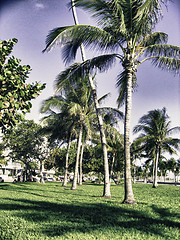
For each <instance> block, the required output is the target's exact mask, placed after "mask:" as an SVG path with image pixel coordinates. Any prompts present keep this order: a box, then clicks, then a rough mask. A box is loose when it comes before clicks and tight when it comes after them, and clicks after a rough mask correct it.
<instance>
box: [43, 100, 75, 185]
mask: <svg viewBox="0 0 180 240" xmlns="http://www.w3.org/2000/svg"><path fill="white" fill-rule="evenodd" d="M69 104H70V100H69V99H68V98H66V97H62V96H55V97H50V98H49V99H47V100H45V101H44V102H43V103H42V107H41V113H43V114H46V116H45V117H44V118H42V122H43V124H44V127H43V132H44V134H46V135H47V136H48V140H49V142H50V143H54V142H57V144H58V145H61V144H63V143H65V144H67V152H66V161H65V173H64V181H63V186H64V187H66V186H67V182H68V178H67V176H68V165H69V164H68V161H69V150H70V144H71V141H72V140H73V139H74V138H75V135H76V131H75V123H76V119H74V118H73V117H72V116H71V115H70V114H69V112H68V106H69Z"/></svg>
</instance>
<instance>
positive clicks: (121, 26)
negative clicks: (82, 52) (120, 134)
mask: <svg viewBox="0 0 180 240" xmlns="http://www.w3.org/2000/svg"><path fill="white" fill-rule="evenodd" d="M167 1H168V0H167ZM163 2H164V1H160V0H121V1H119V0H111V1H110V0H94V1H91V0H74V3H75V6H78V7H82V8H83V9H85V10H88V11H90V12H91V13H92V14H93V17H95V18H97V22H98V24H99V25H100V26H101V28H99V27H95V26H90V25H77V26H74V25H73V26H67V27H59V28H55V29H53V30H52V31H51V32H50V33H49V35H48V36H47V39H46V48H45V50H44V51H49V50H51V49H52V48H53V47H54V46H56V45H58V44H61V45H63V57H64V60H65V61H66V62H67V63H68V62H70V61H72V60H73V59H74V58H75V56H76V53H77V50H78V48H79V47H80V46H81V45H82V44H84V45H85V46H91V45H92V46H93V47H94V49H95V50H102V51H104V52H107V54H104V55H101V56H97V57H94V58H92V59H89V60H86V61H83V62H82V63H76V64H74V65H72V66H71V73H70V75H72V74H73V73H75V72H76V74H87V70H88V72H89V71H92V70H93V69H99V70H100V71H101V72H103V71H105V70H107V69H108V68H110V67H111V66H112V65H113V63H114V61H115V60H116V59H117V60H118V61H120V62H121V65H122V66H123V70H120V73H119V75H118V77H117V87H119V97H118V104H119V105H120V104H122V103H123V102H125V124H124V143H125V151H124V153H125V154H124V155H125V179H126V180H125V198H124V201H123V202H124V203H132V204H133V203H136V201H135V199H134V195H133V191H132V183H131V168H130V165H131V164H130V140H129V135H130V119H131V108H132V91H133V89H134V88H135V87H136V85H137V84H136V71H137V68H138V66H139V65H140V64H142V63H144V62H145V61H147V60H151V61H152V63H153V64H154V65H155V66H157V67H160V68H162V69H166V70H168V71H174V72H175V73H177V72H178V71H179V66H180V60H179V55H180V48H179V47H177V46H172V45H168V44H167V40H168V36H167V34H165V33H162V32H153V29H154V27H155V25H156V23H157V22H158V21H159V19H160V18H161V12H162V11H161V10H162V3H163Z"/></svg>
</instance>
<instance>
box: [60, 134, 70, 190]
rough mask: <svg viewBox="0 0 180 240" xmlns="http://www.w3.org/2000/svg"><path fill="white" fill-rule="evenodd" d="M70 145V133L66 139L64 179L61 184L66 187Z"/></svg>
mask: <svg viewBox="0 0 180 240" xmlns="http://www.w3.org/2000/svg"><path fill="white" fill-rule="evenodd" d="M70 145H71V134H70V136H69V139H68V145H67V152H66V163H65V173H64V181H63V184H62V186H63V187H67V183H68V178H67V175H68V165H69V150H70Z"/></svg>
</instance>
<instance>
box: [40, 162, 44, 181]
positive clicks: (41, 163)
mask: <svg viewBox="0 0 180 240" xmlns="http://www.w3.org/2000/svg"><path fill="white" fill-rule="evenodd" d="M40 176H41V177H40V182H41V183H45V181H44V178H43V162H42V161H40Z"/></svg>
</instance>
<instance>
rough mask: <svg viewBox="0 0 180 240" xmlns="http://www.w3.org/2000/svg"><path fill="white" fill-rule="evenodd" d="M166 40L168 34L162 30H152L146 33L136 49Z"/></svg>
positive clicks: (165, 41)
mask: <svg viewBox="0 0 180 240" xmlns="http://www.w3.org/2000/svg"><path fill="white" fill-rule="evenodd" d="M167 41H168V35H167V34H166V33H164V32H154V33H150V34H148V35H146V36H145V37H144V38H143V40H142V41H140V43H139V44H138V46H137V49H138V50H139V49H140V48H142V47H143V48H146V47H148V46H150V47H151V46H154V45H155V44H165V43H167ZM147 51H148V49H147Z"/></svg>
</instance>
